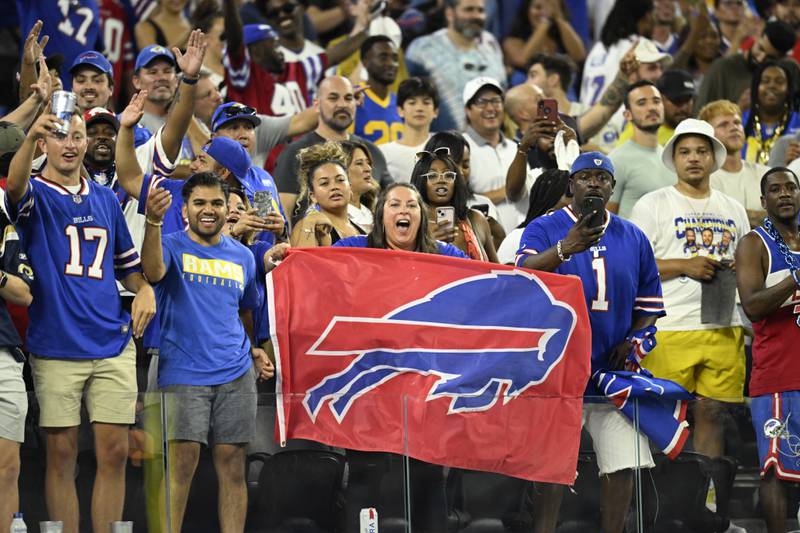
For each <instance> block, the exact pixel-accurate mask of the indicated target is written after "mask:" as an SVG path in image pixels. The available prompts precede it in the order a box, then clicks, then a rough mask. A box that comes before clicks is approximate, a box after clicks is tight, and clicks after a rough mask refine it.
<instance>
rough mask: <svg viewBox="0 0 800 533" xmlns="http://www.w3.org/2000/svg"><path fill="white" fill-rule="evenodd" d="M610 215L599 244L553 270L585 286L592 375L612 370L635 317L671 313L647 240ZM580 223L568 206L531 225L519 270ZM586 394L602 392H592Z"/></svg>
mask: <svg viewBox="0 0 800 533" xmlns="http://www.w3.org/2000/svg"><path fill="white" fill-rule="evenodd" d="M607 216H610V217H611V218H610V220H609V222H608V226H607V227H606V231H605V234H603V237H602V238H601V239H600V242H599V243H597V244H596V245H595V246H592V247H591V248H590V249H588V250H585V251H583V252H581V253H578V254H575V255H573V256H572V257H571V259H570V260H569V261H566V262H564V263H561V265H559V267H558V268H557V269H556V270H555V271H554V272H555V273H557V274H568V275H573V276H577V277H579V278H580V279H581V282H582V283H583V293H584V297H585V299H586V308H587V309H588V311H589V321H590V322H591V325H592V373H594V372H595V371H596V370H600V369H605V370H607V369H608V366H609V362H608V354H609V352H610V351H611V350H612V349H613V348H614V347H615V346H617V345H618V344H619V343H621V342H623V341H624V340H625V338H626V337H627V336H628V333H630V329H631V325H632V323H633V316H634V315H635V314H652V315H656V316H663V315H665V314H666V313H665V312H664V300H663V298H662V296H661V281H660V280H659V277H658V268H657V267H656V260H655V257H654V256H653V248H652V247H651V245H650V241H649V240H648V239H647V236H645V234H644V233H643V232H642V230H640V229H639V228H638V227H636V226H635V225H634V224H632V223H630V222H628V221H627V220H624V219H621V218H619V217H618V216H616V215H614V214H612V213H607ZM576 220H577V219H576V217H575V214H574V213H573V212H572V210H571V209H570V208H569V207H564V208H562V209H559V210H558V211H555V212H553V213H551V214H549V215H545V216H541V217H539V218H536V219H534V220H532V221H531V223H530V224H528V226H527V227H526V228H525V231H524V232H523V233H522V239H521V240H520V248H519V251H518V252H517V265H518V266H521V265H522V263H523V261H524V260H525V257H526V255H530V254H536V253H539V252H544V251H545V250H547V249H549V248H551V247H553V246H555V245H556V243H557V242H558V241H559V240H561V239H564V238H565V237H566V236H567V233H568V232H569V230H570V228H572V226H573V225H574V224H575V221H576ZM590 383H591V380H590ZM592 388H593V387H592ZM587 394H590V395H596V394H599V393H598V392H596V391H591V392H590V390H589V388H587Z"/></svg>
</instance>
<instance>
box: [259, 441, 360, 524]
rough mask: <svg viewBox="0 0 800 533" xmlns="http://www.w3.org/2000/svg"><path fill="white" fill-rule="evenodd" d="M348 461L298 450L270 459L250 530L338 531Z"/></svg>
mask: <svg viewBox="0 0 800 533" xmlns="http://www.w3.org/2000/svg"><path fill="white" fill-rule="evenodd" d="M344 465H345V460H344V457H343V456H342V455H341V454H338V453H334V452H328V451H318V450H294V451H284V452H280V453H276V454H274V455H270V456H266V457H265V460H264V465H263V467H262V469H261V475H260V477H259V481H258V495H257V498H256V503H255V506H254V508H253V512H252V513H251V515H250V524H249V525H248V528H247V530H248V531H253V532H260V533H284V532H285V533H323V532H325V533H328V532H332V531H336V530H337V527H338V519H339V509H340V506H339V499H340V495H341V487H342V477H343V475H344Z"/></svg>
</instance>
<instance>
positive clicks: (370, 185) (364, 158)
mask: <svg viewBox="0 0 800 533" xmlns="http://www.w3.org/2000/svg"><path fill="white" fill-rule="evenodd" d="M339 146H341V147H342V151H343V152H344V155H345V157H347V177H348V178H349V179H350V191H351V195H350V205H349V206H347V214H348V215H349V216H350V221H351V222H352V223H353V224H355V225H356V226H358V227H359V228H361V229H363V230H364V231H367V232H369V230H371V229H372V223H373V217H372V209H373V207H374V205H375V197H376V196H377V195H378V189H379V188H380V187H379V185H378V182H377V181H375V180H374V179H373V177H372V156H371V155H370V153H369V150H368V149H367V146H366V145H365V144H364V143H363V142H361V141H359V140H356V139H351V140H349V141H339Z"/></svg>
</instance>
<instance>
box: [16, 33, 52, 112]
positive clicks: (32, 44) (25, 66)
mask: <svg viewBox="0 0 800 533" xmlns="http://www.w3.org/2000/svg"><path fill="white" fill-rule="evenodd" d="M41 31H42V21H41V20H37V21H36V23H35V24H34V25H33V27H32V28H31V31H30V32H29V33H28V36H27V37H26V38H25V44H24V45H23V47H22V62H21V64H20V69H19V101H20V102H24V101H25V99H26V98H28V96H30V94H31V91H32V90H33V89H31V85H33V84H35V83H36V77H37V76H36V62H37V61H39V58H40V57H43V56H44V53H43V51H44V47H45V46H47V41H48V40H50V37H48V36H47V35H45V36H43V37H42V39H41V41H40V40H39V34H40V33H41Z"/></svg>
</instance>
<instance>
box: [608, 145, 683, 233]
mask: <svg viewBox="0 0 800 533" xmlns="http://www.w3.org/2000/svg"><path fill="white" fill-rule="evenodd" d="M663 151H664V148H663V147H661V146H657V147H655V148H647V147H645V146H642V145H641V144H639V143H637V142H634V141H633V140H630V141H627V142H624V143H622V144H621V145H620V146H619V147H618V148H617V149H616V150H614V151H612V152H611V153H610V154H608V157H609V158H610V159H611V162H612V163H614V179H615V180H616V182H617V183H616V185H615V186H614V194H613V195H612V196H611V202H613V203H616V204H619V216H620V217H622V218H625V219H627V218H630V216H631V211H633V206H634V204H635V203H636V202H637V201H638V200H639V198H641V197H642V196H644V195H645V194H647V193H649V192H651V191H655V190H656V189H660V188H661V187H668V186H670V185H675V183H676V182H677V181H678V177H677V176H676V175H675V173H673V172H672V171H670V170H669V169H667V167H665V166H664V163H662V162H661V152H663Z"/></svg>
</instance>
